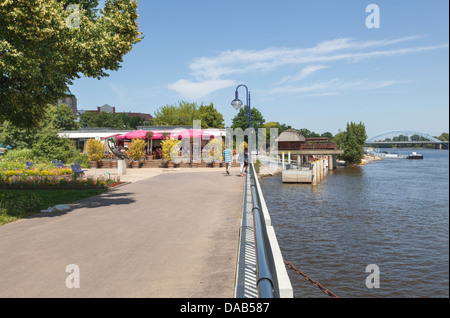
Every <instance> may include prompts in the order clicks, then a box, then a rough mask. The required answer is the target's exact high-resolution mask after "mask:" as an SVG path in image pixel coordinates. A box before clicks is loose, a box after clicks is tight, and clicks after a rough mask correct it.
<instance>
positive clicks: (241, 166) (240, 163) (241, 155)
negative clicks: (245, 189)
mask: <svg viewBox="0 0 450 318" xmlns="http://www.w3.org/2000/svg"><path fill="white" fill-rule="evenodd" d="M244 153H245V152H244V151H241V152H240V153H239V155H238V157H237V161H238V162H239V165H240V169H239V171H240V173H241V174H240V176H241V177H243V176H244V157H245V156H244Z"/></svg>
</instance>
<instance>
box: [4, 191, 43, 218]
mask: <svg viewBox="0 0 450 318" xmlns="http://www.w3.org/2000/svg"><path fill="white" fill-rule="evenodd" d="M41 205H42V199H41V197H39V196H38V195H36V194H33V193H17V192H15V193H11V192H3V191H0V215H10V216H19V215H22V214H26V213H29V212H33V211H35V210H36V209H37V208H38V207H39V206H41Z"/></svg>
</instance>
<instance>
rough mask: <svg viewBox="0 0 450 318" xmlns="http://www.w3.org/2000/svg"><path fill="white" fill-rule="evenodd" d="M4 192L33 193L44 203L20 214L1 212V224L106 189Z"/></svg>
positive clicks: (93, 194)
mask: <svg viewBox="0 0 450 318" xmlns="http://www.w3.org/2000/svg"><path fill="white" fill-rule="evenodd" d="M0 191H4V192H10V193H13V192H20V193H27V192H28V193H33V194H36V195H38V196H39V197H40V198H41V200H42V204H41V205H39V206H38V207H37V208H36V209H35V210H33V211H31V212H28V213H22V214H19V215H9V214H6V213H0V226H1V225H4V224H6V223H11V222H14V221H17V220H19V219H22V218H26V217H28V216H31V215H33V214H36V213H39V212H40V211H41V210H43V209H47V208H49V207H52V206H55V205H57V204H69V203H73V202H76V201H78V200H82V199H87V198H89V197H92V196H95V195H98V194H101V193H104V192H105V191H106V190H105V189H86V190H0Z"/></svg>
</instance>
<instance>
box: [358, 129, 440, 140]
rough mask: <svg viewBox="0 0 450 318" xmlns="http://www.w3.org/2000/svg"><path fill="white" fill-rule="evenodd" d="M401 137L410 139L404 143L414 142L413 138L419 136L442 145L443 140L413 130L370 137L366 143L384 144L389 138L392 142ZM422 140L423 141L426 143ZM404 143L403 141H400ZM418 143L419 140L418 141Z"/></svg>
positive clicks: (394, 131)
mask: <svg viewBox="0 0 450 318" xmlns="http://www.w3.org/2000/svg"><path fill="white" fill-rule="evenodd" d="M399 136H404V137H408V140H403V141H411V142H413V140H411V137H412V136H419V137H422V138H423V139H426V140H427V141H430V142H432V143H442V141H441V140H439V139H437V138H434V137H432V136H430V135H428V134H424V133H421V132H418V131H411V130H392V131H387V132H384V133H381V134H378V135H376V136H373V137H370V138H368V139H367V140H366V143H374V142H382V141H385V140H386V139H387V138H390V139H391V140H392V139H393V138H394V137H399ZM423 139H422V141H424V140H423ZM400 141H402V140H400ZM416 141H417V140H416Z"/></svg>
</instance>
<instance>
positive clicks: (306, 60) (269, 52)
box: [168, 36, 448, 98]
mask: <svg viewBox="0 0 450 318" xmlns="http://www.w3.org/2000/svg"><path fill="white" fill-rule="evenodd" d="M418 38H419V37H418V36H409V37H403V38H397V39H385V40H377V41H355V40H353V39H350V38H339V39H334V40H329V41H324V42H320V43H318V44H317V45H315V46H313V47H310V48H285V47H271V48H266V49H263V50H234V51H232V50H227V51H223V52H221V53H219V54H217V55H216V56H212V57H199V58H197V59H195V60H193V61H192V63H191V64H190V65H189V67H190V69H191V75H192V76H193V78H194V79H195V80H196V81H191V80H185V79H181V80H179V81H177V82H175V83H173V84H170V85H169V86H168V87H169V88H170V89H172V90H175V91H177V92H179V93H180V94H181V95H183V96H184V97H188V98H189V97H190V98H193V97H196V98H200V97H202V96H206V95H209V94H211V93H212V92H214V91H217V90H220V89H222V88H226V87H230V86H232V85H234V83H235V80H233V79H231V78H236V76H237V75H242V74H248V73H256V72H261V71H264V72H267V71H269V72H270V71H275V70H278V69H279V68H281V67H289V68H291V69H292V70H295V66H297V65H302V64H304V65H306V66H304V68H303V69H302V70H301V72H300V73H297V74H286V75H285V76H284V77H283V79H282V80H281V81H279V82H278V83H277V84H276V85H281V84H283V83H286V82H296V81H300V80H303V79H305V78H307V77H308V76H310V75H312V74H313V73H315V72H317V71H319V70H321V69H324V68H328V67H331V66H325V65H323V64H324V63H327V64H331V63H337V62H339V61H348V62H360V61H362V60H367V59H373V58H382V57H390V56H399V55H405V54H413V53H420V52H426V51H432V50H438V49H443V48H448V43H447V44H442V45H435V46H421V47H417V46H416V47H406V48H395V47H392V48H388V49H380V48H381V47H389V46H394V45H398V44H401V43H405V42H411V41H414V40H417V39H418ZM256 74H257V73H256ZM226 78H228V79H226ZM324 83H326V82H324ZM322 84H323V83H322ZM319 86H320V85H319ZM302 87H303V88H301V89H300V91H302V90H303V89H313V88H314V87H317V84H310V85H307V86H302ZM283 89H284V90H285V91H292V92H298V89H299V87H297V88H292V87H291V86H287V87H285V88H279V89H273V90H272V92H276V91H279V90H283Z"/></svg>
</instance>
